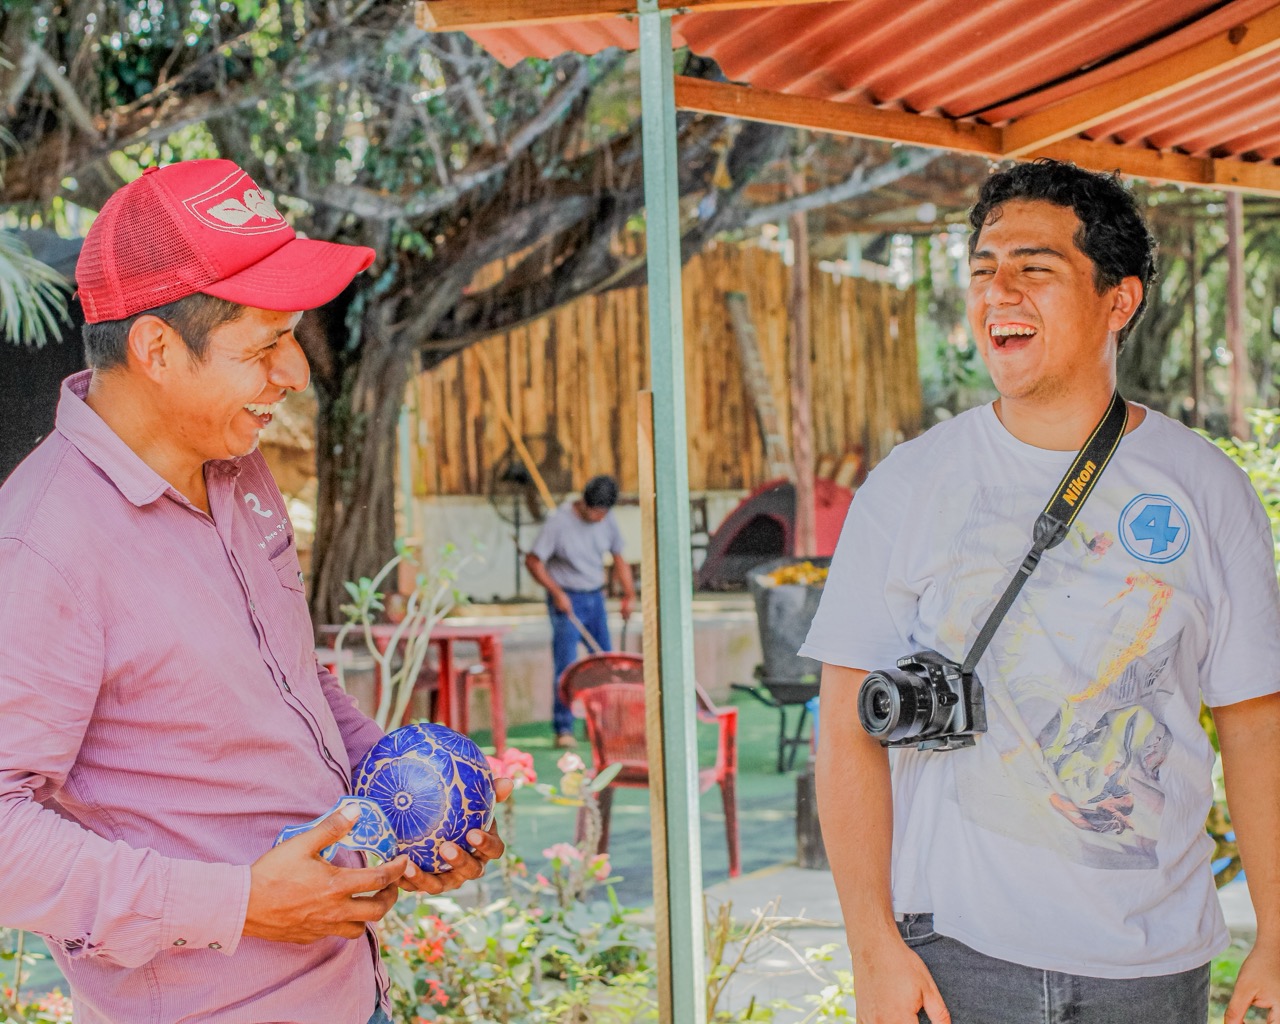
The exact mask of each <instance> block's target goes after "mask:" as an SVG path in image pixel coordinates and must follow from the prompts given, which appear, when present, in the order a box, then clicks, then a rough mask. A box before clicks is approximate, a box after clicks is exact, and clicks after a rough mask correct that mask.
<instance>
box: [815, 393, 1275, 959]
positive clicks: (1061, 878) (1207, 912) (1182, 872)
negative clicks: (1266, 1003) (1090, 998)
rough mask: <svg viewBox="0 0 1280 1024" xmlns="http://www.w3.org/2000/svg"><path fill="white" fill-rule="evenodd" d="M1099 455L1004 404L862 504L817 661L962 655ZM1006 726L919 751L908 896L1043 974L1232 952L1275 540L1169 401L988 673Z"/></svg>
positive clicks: (900, 464) (903, 790)
mask: <svg viewBox="0 0 1280 1024" xmlns="http://www.w3.org/2000/svg"><path fill="white" fill-rule="evenodd" d="M1073 459H1074V453H1072V452H1052V451H1045V450H1043V449H1039V448H1034V447H1031V446H1030V445H1027V444H1024V443H1022V442H1021V441H1019V440H1017V439H1016V438H1015V437H1013V435H1011V434H1010V433H1009V432H1008V431H1007V430H1006V429H1005V428H1004V426H1003V425H1002V424H1001V423H1000V420H999V418H998V417H997V416H996V414H995V411H994V409H993V408H992V407H991V406H984V407H982V408H979V409H974V410H971V411H969V412H966V413H964V414H962V415H960V416H957V417H956V418H955V419H954V420H951V421H949V422H947V423H945V424H942V425H940V426H938V427H935V428H933V429H932V430H930V431H928V432H927V433H926V434H924V435H923V436H921V437H919V438H916V439H915V440H913V441H910V442H907V443H906V444H902V445H899V446H898V447H897V448H896V449H895V450H894V451H893V452H892V453H891V454H890V456H889V457H888V458H887V459H885V461H884V462H883V463H882V464H881V465H880V466H879V467H878V468H877V469H876V470H875V471H874V472H873V473H872V474H871V475H870V477H869V478H868V480H867V482H866V484H864V485H863V487H861V488H860V489H859V491H858V493H857V496H856V498H855V499H854V502H853V505H852V507H851V509H850V512H849V517H848V519H847V521H846V522H845V525H844V530H843V532H842V533H841V536H840V543H839V545H838V547H837V549H836V553H835V557H834V560H833V562H832V565H831V573H830V577H829V579H828V581H827V584H826V587H825V590H824V593H823V598H822V603H821V606H820V607H819V609H818V612H817V615H816V616H815V618H814V621H813V626H812V628H811V630H810V632H809V637H808V642H807V643H806V644H805V645H804V647H802V648H801V650H800V653H801V654H804V655H807V656H809V657H811V658H817V659H818V660H820V661H823V662H827V663H830V664H833V665H843V666H846V667H849V668H859V669H865V670H872V669H879V668H890V667H892V666H893V664H894V662H895V661H896V660H897V659H898V658H900V657H902V656H904V655H906V654H908V653H910V652H913V651H918V650H921V649H926V648H927V649H931V650H935V651H938V652H940V653H942V654H943V655H945V656H946V657H948V658H952V659H954V660H955V661H957V662H959V661H962V660H963V658H964V655H965V654H966V653H967V650H968V647H969V645H971V644H972V642H973V640H974V639H975V638H976V637H977V635H978V631H979V629H980V628H981V626H982V624H983V622H984V621H985V620H986V617H987V615H988V614H989V613H990V611H991V609H992V608H993V607H994V606H995V603H996V601H997V599H998V598H999V596H1000V594H1001V593H1002V592H1003V591H1004V588H1005V586H1006V585H1007V584H1008V582H1009V579H1010V577H1011V576H1012V574H1013V571H1014V569H1015V568H1016V567H1017V566H1018V564H1019V563H1020V562H1021V560H1022V558H1023V556H1024V555H1025V554H1026V551H1027V549H1028V548H1029V547H1030V544H1031V527H1032V524H1033V523H1034V521H1035V519H1036V516H1037V515H1038V514H1039V513H1040V511H1041V510H1042V509H1043V507H1044V505H1045V503H1046V502H1047V501H1048V499H1049V497H1050V495H1051V494H1052V493H1053V489H1054V487H1055V486H1056V485H1057V483H1058V481H1059V480H1060V479H1061V477H1062V475H1063V473H1064V472H1065V471H1066V469H1067V467H1068V466H1069V465H1070V464H1071V462H1072V460H1073ZM977 674H978V678H979V679H980V680H981V681H982V683H983V684H984V686H985V688H986V702H987V718H988V728H989V731H988V732H987V733H986V734H984V735H981V736H979V737H978V740H977V744H976V746H974V747H971V748H968V749H964V750H959V751H952V752H946V753H922V752H920V751H917V750H915V749H914V748H906V749H900V750H895V751H894V756H893V769H892V774H893V790H894V834H893V904H894V909H895V910H896V911H897V912H899V913H928V912H932V913H933V915H934V922H935V926H936V928H937V930H938V931H939V932H940V933H942V934H944V935H949V936H951V937H952V938H955V939H958V940H959V941H961V942H964V943H966V944H967V945H969V946H972V947H973V948H975V949H977V950H979V951H980V952H982V953H986V954H987V955H989V956H995V957H999V958H1001V959H1004V960H1009V961H1012V962H1015V963H1020V964H1025V965H1027V966H1029V967H1034V968H1038V969H1042V970H1054V971H1062V972H1066V973H1071V974H1082V975H1088V976H1093V977H1102V978H1134V977H1150V976H1157V975H1164V974H1173V973H1176V972H1179V971H1184V970H1190V969H1191V968H1194V967H1198V966H1200V965H1202V964H1204V963H1206V962H1207V961H1208V960H1210V959H1211V958H1212V957H1213V955H1214V954H1216V953H1217V952H1219V951H1221V950H1222V949H1223V948H1224V947H1225V946H1226V944H1227V941H1228V936H1227V932H1226V928H1225V925H1224V923H1223V920H1222V914H1221V911H1220V910H1219V907H1218V901H1217V899H1216V895H1215V891H1214V884H1213V879H1212V874H1211V870H1210V866H1209V860H1210V856H1211V852H1212V848H1213V844H1212V841H1211V840H1210V839H1209V838H1208V836H1207V835H1206V834H1205V830H1204V823H1205V817H1206V815H1207V813H1208V811H1209V807H1210V804H1211V802H1212V796H1213V792H1212V785H1211V780H1210V773H1211V769H1212V764H1213V751H1212V748H1211V747H1210V745H1209V742H1208V739H1207V738H1206V736H1205V734H1204V731H1203V730H1202V728H1201V727H1200V724H1199V721H1198V717H1197V716H1198V712H1199V707H1200V700H1201V695H1202V694H1203V697H1204V700H1205V701H1206V702H1207V703H1208V704H1210V705H1213V706H1216V705H1222V704H1231V703H1235V702H1237V701H1242V700H1248V699H1250V698H1252V697H1259V696H1262V695H1264V694H1269V693H1272V692H1275V691H1276V690H1280V595H1278V594H1277V587H1276V572H1275V561H1274V550H1273V547H1272V540H1271V533H1270V528H1269V524H1268V522H1267V518H1266V513H1265V512H1264V510H1263V508H1262V505H1261V503H1260V501H1259V500H1258V497H1257V495H1256V494H1255V493H1254V491H1253V489H1252V487H1251V485H1250V483H1249V480H1248V477H1247V476H1246V475H1245V474H1244V473H1243V472H1242V471H1241V470H1240V469H1239V468H1238V467H1236V466H1235V465H1234V464H1233V463H1232V462H1231V461H1230V460H1229V459H1228V458H1227V457H1226V456H1225V455H1223V454H1222V453H1221V452H1219V451H1218V450H1217V449H1216V448H1215V447H1214V446H1213V445H1211V444H1210V443H1209V442H1207V441H1205V440H1203V439H1202V438H1200V437H1198V436H1197V435H1195V434H1194V433H1192V432H1191V431H1190V430H1187V429H1186V428H1185V427H1183V426H1181V425H1179V424H1177V423H1175V422H1174V421H1172V420H1170V419H1168V418H1167V417H1165V416H1162V415H1160V414H1159V413H1155V412H1151V411H1148V412H1147V414H1146V418H1145V419H1144V420H1143V422H1142V423H1141V424H1139V426H1138V427H1136V428H1135V429H1134V430H1133V431H1132V432H1131V433H1130V434H1129V435H1128V436H1126V437H1125V438H1124V439H1123V440H1122V441H1121V443H1120V447H1119V449H1118V450H1117V452H1116V454H1115V456H1114V457H1113V458H1112V460H1111V462H1110V464H1109V465H1108V466H1107V467H1106V470H1105V471H1104V473H1103V475H1102V478H1101V480H1100V481H1099V483H1098V484H1097V486H1096V487H1095V488H1094V491H1093V493H1092V494H1091V495H1090V496H1089V498H1088V501H1087V502H1086V504H1085V505H1084V506H1083V508H1082V510H1081V512H1080V514H1079V515H1078V517H1077V518H1076V521H1075V523H1074V525H1073V526H1072V528H1071V531H1070V534H1069V536H1068V538H1067V539H1066V540H1064V541H1063V542H1062V543H1061V544H1060V545H1059V546H1058V547H1056V548H1053V549H1051V550H1050V551H1048V552H1047V553H1046V554H1045V556H1044V558H1043V559H1042V561H1041V562H1040V566H1039V568H1038V569H1037V570H1036V572H1035V574H1034V575H1032V576H1031V578H1030V580H1029V581H1028V582H1027V584H1026V586H1025V588H1024V589H1023V591H1022V593H1021V595H1020V596H1019V597H1018V599H1017V600H1016V601H1015V603H1014V605H1013V607H1012V608H1011V609H1010V611H1009V614H1008V615H1007V616H1006V617H1005V619H1004V622H1003V624H1002V625H1001V626H1000V628H999V630H998V631H997V633H996V635H995V638H994V640H993V641H992V643H991V646H990V647H989V648H988V650H987V652H986V654H985V655H984V656H983V658H982V661H981V662H980V663H979V665H978V670H977Z"/></svg>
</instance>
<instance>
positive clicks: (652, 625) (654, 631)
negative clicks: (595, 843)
mask: <svg viewBox="0 0 1280 1024" xmlns="http://www.w3.org/2000/svg"><path fill="white" fill-rule="evenodd" d="M636 413H637V420H638V422H637V428H638V429H637V431H636V433H637V438H638V442H639V459H638V462H639V470H640V480H639V489H640V608H641V613H642V614H641V621H642V622H643V624H644V632H643V641H644V642H643V646H642V648H641V649H642V650H643V652H644V735H645V748H646V750H647V756H648V758H649V820H650V821H651V822H659V821H662V822H665V821H666V820H667V791H666V771H665V768H666V759H665V756H664V752H663V742H662V741H663V734H662V623H661V622H660V621H659V619H658V610H659V609H658V496H657V482H656V480H655V476H654V465H653V392H652V391H641V392H640V394H639V396H638V401H637V403H636ZM650 835H651V836H652V837H653V930H654V935H655V938H656V940H657V947H658V977H659V979H669V978H670V977H671V910H670V906H669V901H670V898H671V895H670V893H671V890H670V880H669V878H668V876H667V830H666V829H665V828H654V829H652V831H651V832H650ZM671 995H672V993H671V985H670V984H669V983H666V984H663V983H661V980H660V983H659V985H658V1020H660V1021H663V1022H666V1021H674V1020H675V1017H674V1015H673V1007H672V1005H671V1003H672V998H671Z"/></svg>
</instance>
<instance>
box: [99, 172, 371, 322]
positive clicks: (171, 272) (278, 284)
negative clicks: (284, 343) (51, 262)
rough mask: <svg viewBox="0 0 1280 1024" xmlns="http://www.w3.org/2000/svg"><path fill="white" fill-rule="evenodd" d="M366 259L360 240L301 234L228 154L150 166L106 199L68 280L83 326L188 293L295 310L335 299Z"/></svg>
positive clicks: (367, 251)
mask: <svg viewBox="0 0 1280 1024" xmlns="http://www.w3.org/2000/svg"><path fill="white" fill-rule="evenodd" d="M373 257H374V252H373V250H372V249H369V248H367V247H365V246H363V245H338V244H336V243H333V242H319V241H315V240H312V239H308V238H299V237H298V236H297V235H296V234H294V231H293V228H291V227H289V225H288V223H287V222H286V221H285V219H284V217H283V216H281V214H280V211H279V210H277V209H276V208H275V206H274V205H272V203H271V200H270V199H268V198H267V196H266V194H265V193H264V192H263V191H262V189H260V188H258V186H257V185H256V184H254V181H253V179H252V178H250V177H249V175H248V174H246V173H245V172H244V171H242V170H241V169H240V168H239V167H237V166H236V165H235V164H234V163H232V162H231V161H230V160H185V161H183V162H182V163H176V164H169V165H168V166H167V167H152V168H149V169H148V170H147V171H145V172H143V174H142V176H141V177H139V178H137V179H135V180H134V181H131V182H130V183H129V184H128V185H125V186H124V187H123V188H121V189H120V190H119V191H117V192H116V193H115V194H114V195H112V196H111V198H110V199H108V200H107V202H106V204H105V205H104V206H103V207H102V212H101V213H99V214H98V218H97V220H95V221H94V222H93V226H92V227H91V228H90V229H89V234H88V235H87V236H86V237H85V240H84V247H83V248H82V249H81V251H80V261H79V263H78V264H77V265H76V285H77V286H78V287H79V290H80V304H81V305H82V306H83V307H84V314H85V319H86V320H87V321H88V322H89V323H91V324H94V323H100V322H102V321H104V320H124V319H126V318H127V317H131V316H134V315H135V314H137V313H142V312H144V311H146V310H148V309H155V308H156V307H157V306H163V305H166V304H167V303H170V302H176V301H177V300H178V299H182V298H186V297H187V296H188V295H193V294H195V293H196V292H203V293H205V294H206V295H213V296H215V297H217V298H219V299H227V300H228V301H230V302H236V303H239V304H240V305H242V306H253V307H256V308H258V309H272V310H281V311H287V312H293V311H295V310H303V309H314V308H315V307H316V306H323V305H324V304H325V303H326V302H328V301H330V300H331V299H333V298H336V297H337V295H338V293H339V292H341V291H342V289H343V288H345V287H346V286H347V285H348V284H349V283H350V282H351V279H352V278H353V277H355V276H356V274H358V273H360V271H362V270H364V269H365V268H366V267H368V266H369V264H371V263H372V262H373Z"/></svg>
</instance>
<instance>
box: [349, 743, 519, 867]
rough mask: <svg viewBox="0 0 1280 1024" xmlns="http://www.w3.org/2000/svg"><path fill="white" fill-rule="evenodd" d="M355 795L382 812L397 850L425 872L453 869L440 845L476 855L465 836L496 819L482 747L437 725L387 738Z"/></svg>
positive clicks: (364, 764)
mask: <svg viewBox="0 0 1280 1024" xmlns="http://www.w3.org/2000/svg"><path fill="white" fill-rule="evenodd" d="M352 790H353V792H354V793H355V795H356V796H359V797H364V798H366V799H368V800H372V801H373V802H374V803H375V804H377V805H378V807H379V808H381V810H382V813H383V814H384V815H386V818H387V821H388V822H389V823H390V825H391V831H392V832H394V833H395V837H396V849H397V851H398V852H399V853H407V854H408V855H409V858H410V859H411V860H412V861H413V862H414V863H415V864H416V865H418V867H420V868H422V870H423V871H428V872H431V873H433V874H438V873H439V872H442V871H448V870H449V863H448V861H446V860H444V859H443V858H442V857H441V856H440V854H439V848H440V844H441V843H445V842H450V843H457V844H458V845H459V846H461V847H462V848H463V849H464V850H465V849H469V848H470V847H469V844H468V843H467V841H466V835H467V833H468V832H470V831H471V830H472V829H473V828H479V829H483V828H488V827H489V823H490V822H491V821H492V820H493V802H494V800H493V775H492V773H491V772H490V771H489V763H488V762H487V761H486V760H485V757H484V754H482V753H481V752H480V748H479V747H477V746H476V745H475V743H473V742H472V741H471V740H470V739H468V738H467V737H466V736H463V735H462V734H461V733H456V732H454V731H453V730H452V729H449V728H446V727H445V726H443V725H436V724H434V723H423V724H420V725H406V726H403V727H402V728H400V729H396V730H395V731H394V732H390V733H388V734H387V735H386V736H384V737H383V738H382V739H380V740H379V741H378V742H377V743H375V744H374V745H373V749H371V750H370V751H369V753H367V754H365V756H364V759H363V760H362V761H361V762H360V764H359V765H358V766H357V767H356V770H355V776H354V780H353V785H352Z"/></svg>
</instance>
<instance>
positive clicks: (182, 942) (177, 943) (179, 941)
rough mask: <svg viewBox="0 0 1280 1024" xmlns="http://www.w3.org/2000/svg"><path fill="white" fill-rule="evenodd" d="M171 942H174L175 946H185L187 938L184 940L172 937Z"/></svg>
mask: <svg viewBox="0 0 1280 1024" xmlns="http://www.w3.org/2000/svg"><path fill="white" fill-rule="evenodd" d="M173 944H174V945H175V946H185V945H186V944H187V940H186V939H174V940H173Z"/></svg>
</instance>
